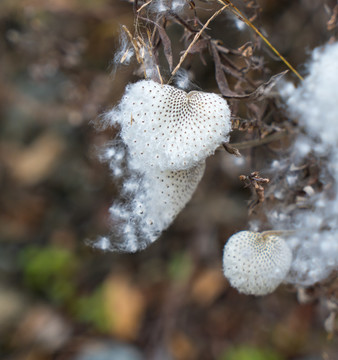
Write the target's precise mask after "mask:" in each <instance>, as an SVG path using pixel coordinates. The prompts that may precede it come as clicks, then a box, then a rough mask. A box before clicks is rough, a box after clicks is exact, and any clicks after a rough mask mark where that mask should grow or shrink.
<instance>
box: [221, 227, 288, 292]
mask: <svg viewBox="0 0 338 360" xmlns="http://www.w3.org/2000/svg"><path fill="white" fill-rule="evenodd" d="M291 259H292V254H291V251H290V249H289V247H288V245H287V244H286V242H285V241H284V240H283V239H282V238H281V237H280V236H278V235H275V234H273V233H271V234H268V233H265V234H264V233H258V232H252V231H240V232H238V233H236V234H234V235H232V236H231V237H230V238H229V240H228V241H227V243H226V244H225V246H224V252H223V271H224V275H225V277H226V278H227V279H228V280H229V282H230V284H231V285H232V286H233V287H235V288H236V289H237V290H238V291H240V292H242V293H244V294H247V295H266V294H269V293H271V292H273V291H274V290H275V289H276V288H277V287H278V285H279V284H280V283H281V282H282V281H283V280H284V279H285V277H286V275H287V273H288V272H289V269H290V265H291Z"/></svg>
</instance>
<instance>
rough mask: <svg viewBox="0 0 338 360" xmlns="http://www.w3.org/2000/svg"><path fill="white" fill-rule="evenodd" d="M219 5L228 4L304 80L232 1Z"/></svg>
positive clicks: (223, 0) (222, 0) (224, 1)
mask: <svg viewBox="0 0 338 360" xmlns="http://www.w3.org/2000/svg"><path fill="white" fill-rule="evenodd" d="M217 1H218V2H219V3H221V4H223V5H225V4H228V5H229V6H230V7H231V8H232V10H233V13H234V14H235V15H236V16H237V17H238V18H239V19H240V20H242V21H244V22H245V23H246V24H247V25H248V26H249V27H250V28H251V29H252V30H253V31H255V33H256V34H257V35H258V36H259V37H260V38H261V39H262V40H263V41H264V42H265V43H266V44H267V45H268V46H269V48H270V49H271V50H272V51H273V52H274V53H275V54H276V55H277V56H278V57H279V58H280V59H281V60H282V61H283V62H284V64H285V65H286V66H287V67H288V68H289V69H290V70H291V71H292V72H293V73H294V74H295V75H296V76H297V77H298V78H299V79H300V80H304V79H303V77H302V76H301V75H300V74H299V72H298V71H297V70H296V69H295V68H294V67H293V66H292V65H291V64H290V63H289V62H288V61H287V60H286V59H285V58H284V56H282V55H281V54H280V53H279V51H278V50H277V49H276V48H275V47H274V46H273V45H272V44H271V43H270V41H269V40H268V39H267V38H266V37H265V36H264V35H263V34H262V33H261V32H260V31H259V30H258V29H257V28H256V26H255V25H254V24H253V23H252V22H251V21H250V20H249V19H247V18H246V17H245V15H244V14H243V13H242V12H241V11H240V10H239V9H238V8H237V7H236V6H235V5H234V4H233V3H232V2H231V1H230V0H217Z"/></svg>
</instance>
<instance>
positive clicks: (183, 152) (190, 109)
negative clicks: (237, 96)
mask: <svg viewBox="0 0 338 360" xmlns="http://www.w3.org/2000/svg"><path fill="white" fill-rule="evenodd" d="M102 121H103V122H104V123H105V125H111V126H115V125H117V126H119V127H120V133H119V139H116V140H114V141H112V142H111V143H109V144H107V146H106V147H105V149H103V150H102V152H101V155H100V158H101V160H102V161H105V162H107V163H108V164H109V167H110V169H111V173H112V175H113V177H114V178H115V179H119V180H120V182H121V190H120V197H119V199H116V200H115V201H114V203H113V205H112V206H111V208H110V210H109V213H110V222H111V234H110V236H109V237H102V238H100V239H98V241H97V242H96V243H95V244H94V246H96V247H98V248H101V249H103V250H120V251H126V252H135V251H138V250H141V249H144V248H145V247H146V246H148V245H149V244H151V243H152V242H154V241H155V240H156V239H157V238H158V237H159V236H160V234H161V232H162V231H163V230H165V229H166V228H167V227H168V226H169V225H170V224H171V222H172V221H173V220H174V219H175V217H176V216H177V214H178V213H179V212H180V211H181V210H182V209H183V207H184V206H185V205H186V203H187V202H188V201H189V200H190V198H191V196H192V195H193V193H194V191H195V189H196V187H197V185H198V183H199V182H200V180H201V178H202V176H203V173H204V169H205V159H206V157H207V156H209V155H211V154H212V153H213V152H214V151H215V149H216V148H217V147H218V146H219V145H221V144H222V142H223V141H226V140H227V139H228V134H229V132H230V130H231V127H230V111H229V108H228V106H227V103H226V101H225V100H223V99H222V98H221V97H220V96H218V95H215V94H209V93H203V92H197V91H192V92H190V93H186V92H185V91H183V90H179V89H176V88H174V87H173V86H169V85H160V84H158V83H156V82H154V81H150V80H142V81H139V82H137V83H135V84H131V85H128V86H127V88H126V91H125V94H124V96H123V98H122V100H121V102H120V103H119V105H118V106H116V107H115V108H114V109H113V110H111V111H110V112H108V113H107V114H105V116H104V117H103V119H102ZM107 240H108V241H109V244H108V243H107Z"/></svg>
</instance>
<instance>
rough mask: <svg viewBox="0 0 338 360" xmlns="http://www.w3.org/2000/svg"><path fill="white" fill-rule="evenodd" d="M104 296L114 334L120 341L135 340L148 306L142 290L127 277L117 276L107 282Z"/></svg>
mask: <svg viewBox="0 0 338 360" xmlns="http://www.w3.org/2000/svg"><path fill="white" fill-rule="evenodd" d="M103 296H104V303H105V307H106V313H107V316H108V320H109V322H110V324H111V332H112V334H114V336H116V337H118V338H120V339H125V340H133V339H135V338H136V337H137V335H138V332H139V329H140V326H141V321H142V317H143V313H144V311H145V305H146V304H145V299H144V296H143V294H142V292H141V289H139V288H138V287H137V286H135V285H133V284H132V283H131V282H130V280H129V279H128V278H127V277H125V276H116V275H115V276H111V277H109V278H108V279H107V280H106V282H105V287H104V295H103Z"/></svg>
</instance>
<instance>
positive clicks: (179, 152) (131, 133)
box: [106, 80, 231, 170]
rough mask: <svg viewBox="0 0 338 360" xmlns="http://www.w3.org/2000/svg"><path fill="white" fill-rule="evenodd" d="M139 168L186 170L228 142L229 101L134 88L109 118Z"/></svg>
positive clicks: (150, 86) (154, 86) (144, 85)
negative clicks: (116, 125) (119, 130)
mask: <svg viewBox="0 0 338 360" xmlns="http://www.w3.org/2000/svg"><path fill="white" fill-rule="evenodd" d="M106 121H108V122H109V123H110V124H111V125H114V124H116V123H117V124H119V125H121V138H122V139H123V141H124V143H125V144H127V146H128V149H129V151H130V154H131V156H132V158H133V160H135V161H134V165H135V168H137V166H139V167H144V166H149V167H156V168H159V169H162V170H182V169H189V168H190V167H191V166H195V165H196V164H198V163H199V162H200V161H203V160H205V159H206V157H208V156H209V155H211V154H213V153H214V151H215V150H216V148H217V147H218V146H219V145H220V144H222V143H223V142H226V141H227V140H228V135H229V132H230V130H231V122H230V110H229V107H228V105H227V102H226V101H225V100H224V99H223V98H222V97H220V96H219V95H216V94H211V93H204V92H200V91H191V92H189V93H186V92H185V91H183V90H180V89H176V88H174V87H173V86H170V85H161V84H158V83H156V82H154V81H150V80H143V81H139V82H137V83H134V84H130V85H128V86H127V88H126V92H125V94H124V96H123V98H122V100H121V102H120V104H119V106H118V107H117V108H115V109H113V110H112V111H111V112H109V113H107V114H106Z"/></svg>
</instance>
